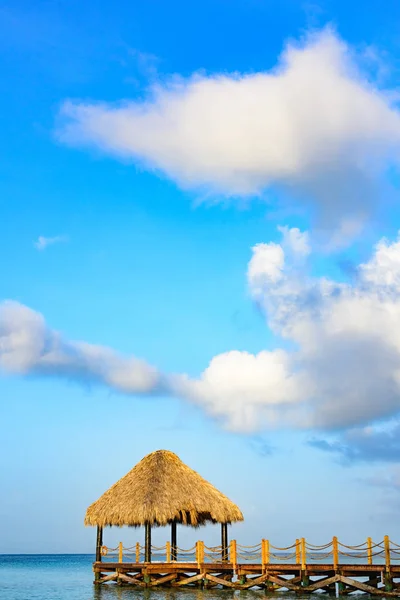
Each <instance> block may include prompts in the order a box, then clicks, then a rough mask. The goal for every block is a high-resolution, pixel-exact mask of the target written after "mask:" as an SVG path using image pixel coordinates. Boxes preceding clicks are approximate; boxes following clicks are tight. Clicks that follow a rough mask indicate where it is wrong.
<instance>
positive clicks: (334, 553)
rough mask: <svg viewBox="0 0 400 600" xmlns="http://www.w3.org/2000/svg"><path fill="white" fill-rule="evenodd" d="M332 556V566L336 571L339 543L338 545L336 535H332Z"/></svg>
mask: <svg viewBox="0 0 400 600" xmlns="http://www.w3.org/2000/svg"><path fill="white" fill-rule="evenodd" d="M332 556H333V568H334V569H335V571H336V569H337V566H338V564H339V545H338V539H337V537H336V535H334V536H333V538H332Z"/></svg>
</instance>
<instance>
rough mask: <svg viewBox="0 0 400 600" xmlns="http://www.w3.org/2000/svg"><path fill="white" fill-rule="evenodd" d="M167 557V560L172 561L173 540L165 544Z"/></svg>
mask: <svg viewBox="0 0 400 600" xmlns="http://www.w3.org/2000/svg"><path fill="white" fill-rule="evenodd" d="M165 558H166V561H167V562H171V542H166V544H165Z"/></svg>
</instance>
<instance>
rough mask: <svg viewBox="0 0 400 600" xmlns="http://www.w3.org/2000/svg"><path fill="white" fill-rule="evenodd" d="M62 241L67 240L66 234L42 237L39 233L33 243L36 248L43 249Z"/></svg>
mask: <svg viewBox="0 0 400 600" xmlns="http://www.w3.org/2000/svg"><path fill="white" fill-rule="evenodd" d="M62 242H68V238H67V236H65V235H56V236H54V237H44V236H43V235H39V237H38V239H37V240H36V242H34V243H33V245H34V246H35V248H36V249H37V250H45V249H46V248H47V247H48V246H52V245H53V244H59V243H62Z"/></svg>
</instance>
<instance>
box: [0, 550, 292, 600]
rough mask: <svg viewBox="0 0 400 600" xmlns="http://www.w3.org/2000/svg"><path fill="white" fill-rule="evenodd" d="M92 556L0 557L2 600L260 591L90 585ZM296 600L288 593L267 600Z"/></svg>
mask: <svg viewBox="0 0 400 600" xmlns="http://www.w3.org/2000/svg"><path fill="white" fill-rule="evenodd" d="M93 560H94V556H93V555H91V554H8V555H7V554H3V555H0V599H1V600H129V599H132V600H139V599H140V600H228V599H229V598H235V599H237V600H239V598H240V600H246V599H247V600H250V599H255V598H257V597H258V598H263V599H264V598H265V595H264V592H263V591H261V590H260V591H254V590H249V591H241V592H238V591H235V590H213V589H211V590H201V589H179V590H176V589H173V588H165V589H140V590H139V589H135V588H130V587H119V586H117V585H115V584H108V585H107V584H103V585H101V586H100V585H96V586H94V585H93V572H92V563H93ZM274 597H276V598H280V599H281V600H285V599H287V600H289V599H290V600H294V598H296V600H298V599H299V596H294V595H292V594H291V593H290V592H283V593H277V594H276V595H274V596H273V595H269V596H268V598H274Z"/></svg>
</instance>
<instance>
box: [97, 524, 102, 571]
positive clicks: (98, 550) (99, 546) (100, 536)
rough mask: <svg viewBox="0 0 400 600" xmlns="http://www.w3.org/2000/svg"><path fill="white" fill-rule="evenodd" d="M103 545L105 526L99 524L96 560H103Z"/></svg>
mask: <svg viewBox="0 0 400 600" xmlns="http://www.w3.org/2000/svg"><path fill="white" fill-rule="evenodd" d="M102 545H103V528H102V527H99V526H97V538H96V562H101V547H102Z"/></svg>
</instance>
